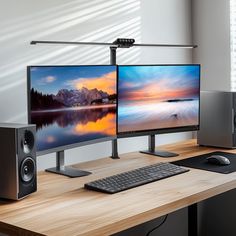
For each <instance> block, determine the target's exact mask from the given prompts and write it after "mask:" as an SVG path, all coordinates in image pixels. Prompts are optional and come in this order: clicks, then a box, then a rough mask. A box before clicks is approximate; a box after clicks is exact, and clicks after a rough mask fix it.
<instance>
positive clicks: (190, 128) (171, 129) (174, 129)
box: [116, 64, 201, 138]
mask: <svg viewBox="0 0 236 236" xmlns="http://www.w3.org/2000/svg"><path fill="white" fill-rule="evenodd" d="M129 66H198V67H199V109H198V124H197V125H188V126H180V127H168V128H157V129H149V130H135V131H125V132H119V129H118V125H119V122H118V116H119V94H118V93H117V116H116V122H117V125H116V130H117V138H130V137H138V136H147V135H156V134H167V133H179V132H188V131H197V130H199V128H200V91H201V65H200V64H137V65H118V66H117V91H118V89H119V68H120V67H129Z"/></svg>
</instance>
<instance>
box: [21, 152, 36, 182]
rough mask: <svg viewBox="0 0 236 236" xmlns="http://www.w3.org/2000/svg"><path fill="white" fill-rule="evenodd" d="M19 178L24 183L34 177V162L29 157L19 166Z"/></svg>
mask: <svg viewBox="0 0 236 236" xmlns="http://www.w3.org/2000/svg"><path fill="white" fill-rule="evenodd" d="M20 175H21V179H22V180H23V181H24V182H25V183H29V182H31V181H32V180H33V179H34V176H35V163H34V160H33V159H32V158H31V157H27V158H25V159H24V160H23V161H22V163H21V168H20Z"/></svg>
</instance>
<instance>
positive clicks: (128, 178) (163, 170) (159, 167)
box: [84, 163, 189, 193]
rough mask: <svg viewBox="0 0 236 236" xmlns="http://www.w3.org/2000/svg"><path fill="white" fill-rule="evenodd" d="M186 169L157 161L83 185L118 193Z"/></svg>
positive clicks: (180, 172) (183, 171) (96, 189)
mask: <svg viewBox="0 0 236 236" xmlns="http://www.w3.org/2000/svg"><path fill="white" fill-rule="evenodd" d="M187 171H189V169H186V168H183V167H180V166H177V165H174V164H171V163H157V164H154V165H149V166H145V167H141V168H138V169H134V170H131V171H127V172H123V173H120V174H117V175H113V176H109V177H106V178H103V179H99V180H95V181H93V182H89V183H86V184H85V185H84V187H85V188H86V189H90V190H95V191H99V192H104V193H118V192H121V191H124V190H127V189H130V188H134V187H138V186H140V185H144V184H147V183H151V182H154V181H157V180H161V179H164V178H168V177H171V176H174V175H178V174H182V173H185V172H187Z"/></svg>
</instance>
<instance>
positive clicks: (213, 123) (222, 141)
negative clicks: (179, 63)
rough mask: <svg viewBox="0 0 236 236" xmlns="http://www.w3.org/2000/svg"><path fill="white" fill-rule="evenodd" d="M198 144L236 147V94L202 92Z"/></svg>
mask: <svg viewBox="0 0 236 236" xmlns="http://www.w3.org/2000/svg"><path fill="white" fill-rule="evenodd" d="M197 140H198V144H199V145H203V146H214V147H223V148H235V147H236V92H223V91H202V92H201V96H200V130H199V131H198V138H197Z"/></svg>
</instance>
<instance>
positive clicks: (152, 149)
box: [140, 134, 179, 157]
mask: <svg viewBox="0 0 236 236" xmlns="http://www.w3.org/2000/svg"><path fill="white" fill-rule="evenodd" d="M140 152H141V153H144V154H149V155H153V156H159V157H176V156H178V155H179V154H177V153H173V152H166V151H161V150H157V151H156V150H155V135H154V134H151V135H149V136H148V150H147V151H140Z"/></svg>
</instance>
